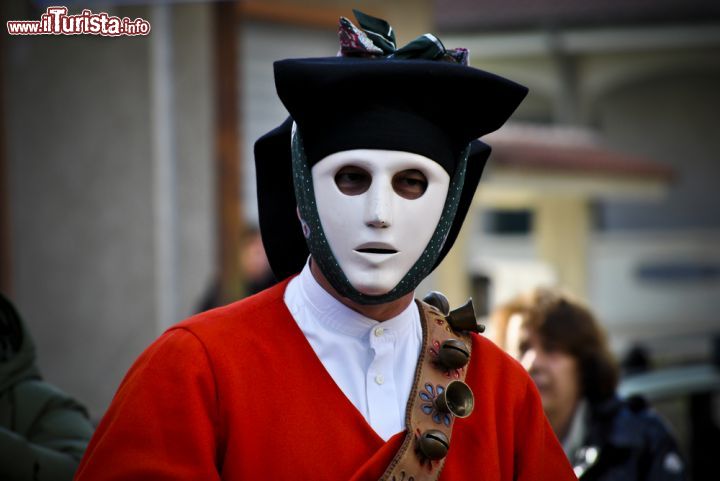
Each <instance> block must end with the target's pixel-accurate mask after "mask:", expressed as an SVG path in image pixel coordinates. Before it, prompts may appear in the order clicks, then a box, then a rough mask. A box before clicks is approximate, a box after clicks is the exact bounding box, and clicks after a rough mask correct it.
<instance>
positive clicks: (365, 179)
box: [335, 165, 372, 195]
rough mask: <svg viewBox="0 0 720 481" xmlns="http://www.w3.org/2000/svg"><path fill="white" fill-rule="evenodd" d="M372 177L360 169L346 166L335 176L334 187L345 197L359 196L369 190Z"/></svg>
mask: <svg viewBox="0 0 720 481" xmlns="http://www.w3.org/2000/svg"><path fill="white" fill-rule="evenodd" d="M371 183H372V176H371V175H370V173H369V172H368V171H367V170H365V169H362V168H360V167H356V166H354V165H347V166H345V167H343V168H342V169H340V170H339V171H338V172H337V174H335V185H337V187H338V189H340V192H342V193H343V194H345V195H360V194H362V193H364V192H367V190H368V189H369V188H370V184H371Z"/></svg>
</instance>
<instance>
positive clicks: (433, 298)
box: [423, 291, 450, 316]
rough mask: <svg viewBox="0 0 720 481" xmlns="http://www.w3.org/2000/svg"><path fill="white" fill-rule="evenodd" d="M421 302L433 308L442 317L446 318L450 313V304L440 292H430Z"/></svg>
mask: <svg viewBox="0 0 720 481" xmlns="http://www.w3.org/2000/svg"><path fill="white" fill-rule="evenodd" d="M423 302H426V303H427V304H430V305H431V306H433V307H435V308H436V309H437V310H438V311H440V312H441V313H442V315H443V316H447V315H448V313H449V312H450V303H449V302H448V300H447V297H445V295H444V294H443V293H442V292H438V291H430V292H429V293H428V294H427V295H426V296H425V297H423Z"/></svg>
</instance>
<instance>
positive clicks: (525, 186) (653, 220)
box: [0, 0, 720, 452]
mask: <svg viewBox="0 0 720 481" xmlns="http://www.w3.org/2000/svg"><path fill="white" fill-rule="evenodd" d="M58 3H62V5H65V6H68V7H69V9H70V12H71V13H79V12H80V11H81V10H82V9H83V8H90V9H91V10H92V11H93V12H94V13H99V12H107V13H109V14H112V15H117V16H119V17H129V18H131V19H134V18H138V17H141V18H144V19H146V20H148V21H149V22H150V23H151V25H152V31H151V33H150V35H149V36H139V37H116V38H109V37H99V36H92V35H79V36H54V35H53V36H9V35H8V34H7V31H5V32H4V33H3V35H2V40H1V41H2V43H1V44H0V58H1V61H0V69H1V70H2V71H1V74H2V75H1V76H0V82H1V84H2V89H0V106H2V112H3V116H2V118H0V122H1V125H0V289H1V290H2V291H3V292H7V293H9V295H10V296H11V297H12V298H13V299H14V300H15V301H16V303H17V305H18V308H19V310H20V312H21V313H22V314H23V315H24V317H25V319H26V321H27V323H28V324H29V326H30V329H31V330H32V332H33V334H34V336H35V338H36V342H37V346H38V353H39V361H40V366H41V369H42V371H43V373H44V375H45V377H46V378H47V379H48V380H50V381H51V382H53V383H55V384H57V385H59V386H60V387H61V388H62V389H64V390H65V391H67V392H69V393H71V394H72V395H73V396H75V397H76V398H78V399H79V400H81V401H82V402H84V403H85V404H86V405H87V406H88V407H89V409H90V413H91V416H92V417H93V419H96V420H97V419H98V418H99V417H101V416H102V414H103V412H104V410H105V409H106V407H107V406H108V404H109V402H110V399H111V397H112V395H113V393H114V391H115V389H116V388H117V386H118V384H119V382H120V380H121V379H122V376H123V375H124V373H125V372H126V370H127V369H128V368H129V366H130V364H131V363H132V361H133V360H134V359H135V358H136V357H137V356H138V354H139V353H140V352H141V351H142V350H143V348H144V347H145V346H147V345H148V344H149V343H150V342H151V341H152V340H153V339H154V338H155V337H157V336H158V335H159V334H160V333H161V332H162V331H163V330H165V329H166V328H167V327H168V326H169V325H171V324H173V323H175V322H177V321H178V320H181V319H183V318H185V317H187V316H190V315H192V314H193V313H194V312H196V311H197V310H199V309H201V308H202V306H206V305H209V304H207V302H206V301H208V298H210V299H212V300H214V302H215V303H217V302H229V301H232V300H233V299H237V298H239V297H241V296H242V295H243V293H245V292H249V290H250V289H249V287H248V286H252V285H254V284H253V283H255V282H256V275H258V276H262V275H263V274H262V273H261V274H257V272H256V271H258V270H259V271H262V266H260V267H258V266H257V265H256V264H257V263H258V262H259V263H260V264H262V260H261V259H262V255H263V254H262V250H261V249H259V250H258V249H257V243H256V240H255V238H254V235H255V233H254V228H255V226H256V223H257V211H256V201H255V183H254V182H255V178H254V166H253V156H252V146H253V142H254V141H255V140H256V139H257V138H258V137H259V136H260V135H262V134H263V133H265V132H267V131H268V130H270V129H272V128H273V127H275V126H276V125H278V124H279V123H280V122H281V121H282V120H283V119H284V118H285V116H286V113H285V111H284V108H283V107H282V105H281V104H280V102H279V100H278V99H277V96H276V94H275V90H274V84H273V78H272V62H273V61H274V60H277V59H282V58H288V57H302V56H331V55H335V53H336V52H337V50H338V43H337V39H336V28H337V20H338V17H339V16H340V15H344V16H347V17H349V18H352V11H351V9H352V8H359V9H361V10H363V11H364V12H366V13H369V14H372V15H375V16H379V17H382V18H385V19H387V20H388V21H389V22H390V23H391V24H392V25H393V27H394V28H395V30H396V32H397V34H398V40H399V43H400V44H404V43H406V42H408V41H410V40H412V39H413V38H414V37H415V36H417V35H420V34H422V33H425V32H433V33H436V34H437V35H438V36H439V37H440V39H441V40H442V41H443V42H444V44H445V45H446V46H447V47H448V48H453V47H460V46H462V47H467V48H468V49H469V50H470V61H471V65H473V66H475V67H477V68H481V69H485V70H489V71H491V72H494V73H497V74H499V75H502V76H506V77H509V78H511V79H513V80H515V81H518V82H520V83H522V84H524V85H526V86H528V87H529V88H530V94H529V96H528V98H527V99H526V101H525V102H524V103H523V104H522V105H521V107H520V109H519V110H518V111H517V112H516V114H515V115H514V116H513V118H512V119H511V123H510V124H509V125H508V126H507V127H506V128H504V129H503V130H502V131H501V132H498V133H495V134H491V135H490V136H488V137H487V138H486V141H487V142H488V143H490V144H491V145H492V146H493V147H494V151H493V154H492V156H491V158H490V162H489V165H488V167H487V169H486V172H485V174H484V177H483V180H482V181H481V186H480V189H479V192H478V194H477V196H476V199H475V204H474V209H473V210H471V212H470V213H469V215H468V219H467V221H466V225H465V227H464V229H463V232H462V233H461V235H460V237H459V239H458V242H457V243H456V246H455V247H454V249H453V251H452V252H451V254H450V255H449V256H448V257H447V259H446V260H445V261H444V262H443V264H442V265H441V266H440V268H439V269H438V270H437V271H436V272H435V273H434V274H433V275H432V276H431V277H430V278H429V279H428V280H427V281H425V282H424V283H423V285H422V286H421V289H420V291H419V294H421V295H422V294H424V291H426V290H430V289H437V290H440V291H443V292H445V293H446V294H447V295H448V297H449V298H450V301H451V305H458V304H460V303H461V302H463V301H464V300H465V299H466V298H467V296H470V295H471V296H473V298H474V299H475V303H476V306H477V308H478V309H479V310H480V312H481V314H483V315H487V314H488V313H489V312H490V311H491V310H492V308H493V307H494V306H497V305H498V304H499V303H502V302H505V301H506V300H508V299H509V298H511V297H512V296H514V295H515V294H517V293H518V292H521V291H524V290H527V289H528V288H530V287H533V286H535V285H538V284H546V285H561V286H565V287H567V288H569V289H570V290H571V291H573V292H574V293H576V294H577V295H579V296H581V297H582V298H583V299H584V300H585V301H586V302H587V303H588V304H589V305H590V306H591V307H592V308H593V309H594V311H595V312H596V313H597V315H598V317H599V319H600V320H601V321H602V322H603V325H604V326H605V328H606V329H607V331H608V333H609V335H610V339H611V341H612V346H613V350H614V351H615V353H616V354H617V355H618V357H619V358H620V359H625V358H627V357H628V353H633V356H634V357H631V360H634V362H633V363H632V366H635V367H634V368H633V370H634V371H637V370H638V369H637V368H636V367H637V366H638V365H639V366H640V370H643V369H650V370H651V373H652V374H654V375H655V377H648V376H645V377H643V378H639V377H636V378H635V381H633V379H632V378H628V379H626V383H625V384H624V388H623V389H625V392H628V393H629V392H637V391H640V392H643V393H645V394H646V395H647V396H648V397H650V398H651V399H652V400H653V401H654V402H655V403H656V405H657V406H658V407H659V408H660V409H661V410H663V412H664V413H666V416H667V417H668V418H669V419H670V420H671V421H672V423H673V426H674V427H675V429H676V431H677V432H678V433H679V435H680V437H681V445H682V446H683V449H684V450H686V452H687V451H688V450H690V449H692V446H691V442H690V441H688V439H690V437H691V434H692V433H691V431H692V429H693V428H692V420H691V419H690V418H691V414H692V413H691V409H690V408H691V406H692V403H693V402H694V401H692V399H693V396H697V395H702V396H710V397H709V399H710V406H711V409H712V415H713V416H716V419H717V416H718V413H719V412H720V397H719V396H718V394H717V393H718V391H720V377H719V375H718V371H717V369H716V367H714V366H717V365H718V364H720V340H719V339H720V337H718V336H720V189H719V188H718V187H719V186H720V3H718V2H717V1H712V0H654V1H647V0H605V1H603V2H577V1H570V0H533V1H529V0H504V1H502V2H501V1H500V0H412V1H410V0H396V1H393V2H383V1H380V0H367V1H363V2H352V1H342V0H303V1H299V0H298V1H293V0H282V1H269V0H265V1H261V0H246V1H235V2H211V1H164V2H161V1H158V2H148V1H144V2H143V1H137V0H106V1H100V0H98V1H82V2H81V1H72V0H67V1H65V2H56V1H55V0H53V1H45V0H9V1H4V2H2V4H1V5H0V12H1V13H2V18H3V24H4V23H5V21H6V20H39V18H40V15H42V14H43V13H44V12H45V9H46V8H47V7H48V6H50V5H55V4H58ZM437 95H442V96H447V97H448V98H449V101H458V100H461V99H451V98H452V96H453V92H439V93H437ZM477 114H478V115H482V112H477ZM248 249H250V250H249V252H251V254H249V255H248V254H246V251H248ZM253 262H255V264H253V265H252V266H251V265H250V264H248V263H253ZM211 304H212V302H211ZM489 328H490V329H492V326H489ZM638 353H640V354H638ZM638 356H639V357H638ZM713 362H714V364H713ZM693 376H694V377H693ZM708 393H709V394H708ZM716 422H717V421H716ZM683 439H684V440H685V441H683Z"/></svg>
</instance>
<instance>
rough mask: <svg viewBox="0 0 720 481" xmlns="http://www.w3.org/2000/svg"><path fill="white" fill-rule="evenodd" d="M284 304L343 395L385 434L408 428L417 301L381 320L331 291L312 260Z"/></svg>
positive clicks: (289, 289) (418, 340)
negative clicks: (319, 278)
mask: <svg viewBox="0 0 720 481" xmlns="http://www.w3.org/2000/svg"><path fill="white" fill-rule="evenodd" d="M284 300H285V304H286V305H287V307H288V310H289V311H290V313H291V314H292V316H293V317H294V318H295V321H296V322H297V323H298V326H299V327H300V329H301V330H302V332H303V333H304V334H305V337H306V338H307V340H308V342H309V343H310V345H311V346H312V348H313V350H314V351H315V354H317V356H318V358H319V359H320V361H321V362H322V364H323V366H325V369H326V370H327V372H328V373H329V374H330V376H331V377H332V378H333V380H334V381H335V384H337V385H338V387H339V388H340V390H341V391H342V392H343V393H344V394H345V396H346V397H347V398H348V399H349V400H350V402H352V403H353V405H354V406H355V407H356V408H357V410H358V411H360V413H361V414H362V415H363V416H364V417H365V419H366V420H367V422H368V424H370V426H371V427H372V428H373V429H374V430H375V432H377V434H378V435H379V436H380V437H381V438H382V439H384V440H386V441H387V440H388V439H390V437H392V436H393V435H394V434H396V433H398V432H400V431H402V430H403V429H405V406H406V404H407V401H408V397H409V396H410V390H411V389H412V383H413V378H414V377H415V367H416V365H417V360H418V356H419V354H420V346H421V344H422V328H421V326H420V314H419V312H418V309H417V306H416V305H415V303H414V302H411V303H410V305H409V306H408V307H407V308H406V309H405V310H404V311H403V312H401V313H400V314H399V315H397V316H396V317H393V318H392V319H388V320H387V321H383V322H379V321H375V320H373V319H370V318H368V317H365V316H363V315H362V314H360V313H359V312H356V311H353V310H352V309H350V308H349V307H347V306H345V305H344V304H342V303H341V302H340V301H338V300H337V299H335V298H334V297H333V296H332V295H330V294H329V293H328V292H327V291H326V290H325V289H323V288H322V286H320V284H318V282H317V281H316V280H315V278H314V277H313V275H312V273H311V272H310V265H309V263H307V264H305V268H304V269H303V270H302V272H301V273H300V275H298V276H297V277H295V278H294V279H293V280H291V281H290V283H289V284H288V286H287V289H286V291H285V297H284Z"/></svg>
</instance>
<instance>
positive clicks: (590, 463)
mask: <svg viewBox="0 0 720 481" xmlns="http://www.w3.org/2000/svg"><path fill="white" fill-rule="evenodd" d="M491 322H492V337H493V338H494V340H495V341H496V342H497V343H498V344H499V345H500V346H501V347H503V348H504V349H505V350H506V351H507V352H508V353H510V354H511V355H512V356H514V357H515V358H516V359H517V360H518V361H520V363H521V364H522V365H523V367H525V369H527V370H528V372H529V373H530V375H531V377H532V378H533V380H534V381H535V384H536V385H537V387H538V389H539V390H540V396H541V398H542V403H543V410H544V411H545V414H546V416H547V417H548V420H549V421H550V425H551V426H552V427H553V430H554V431H555V434H556V435H557V437H558V439H559V440H560V441H561V442H562V445H563V449H564V450H565V454H566V455H567V456H568V458H569V459H570V462H571V463H572V465H573V467H574V469H575V474H576V475H577V476H578V478H580V479H581V480H582V481H596V480H597V481H621V480H634V481H681V480H685V479H687V473H686V469H685V466H684V463H683V460H682V457H681V456H680V455H679V453H678V449H677V444H676V442H675V440H674V438H673V436H672V435H671V434H670V431H669V429H668V428H667V426H666V425H665V423H664V422H663V420H662V419H661V418H660V417H659V416H658V415H657V414H656V413H655V412H654V411H653V410H652V409H651V408H650V407H649V406H648V405H647V403H645V402H644V400H643V399H642V398H639V397H635V398H632V399H629V400H621V399H619V398H618V397H617V395H616V394H615V392H616V388H617V383H618V377H619V369H618V366H617V363H616V361H615V359H614V358H613V356H612V354H611V353H610V351H609V349H608V344H607V340H606V337H605V333H604V332H603V330H602V328H601V327H600V325H599V323H598V322H597V320H596V319H595V317H594V315H593V314H592V313H591V312H590V310H589V309H587V308H586V307H585V306H583V305H582V304H581V303H580V302H578V301H577V300H575V299H573V298H572V297H571V296H569V295H568V294H566V293H563V292H561V291H560V290H556V289H548V288H538V289H535V290H534V291H532V292H530V293H526V294H523V295H521V296H519V297H517V298H515V299H514V300H513V301H511V302H509V303H508V304H506V305H504V306H503V307H501V308H499V309H497V310H496V311H495V312H494V313H493V316H492V319H491Z"/></svg>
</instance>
